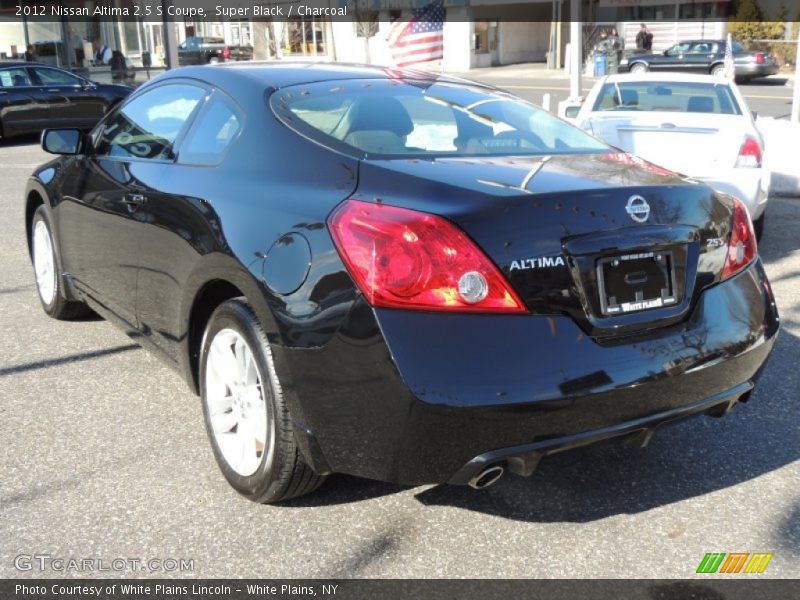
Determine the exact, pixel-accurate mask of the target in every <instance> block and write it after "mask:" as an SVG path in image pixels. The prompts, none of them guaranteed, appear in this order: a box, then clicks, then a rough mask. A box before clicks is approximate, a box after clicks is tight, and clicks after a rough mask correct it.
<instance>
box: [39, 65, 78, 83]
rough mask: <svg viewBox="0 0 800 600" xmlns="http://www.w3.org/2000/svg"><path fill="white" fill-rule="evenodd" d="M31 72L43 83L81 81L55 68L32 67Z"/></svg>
mask: <svg viewBox="0 0 800 600" xmlns="http://www.w3.org/2000/svg"><path fill="white" fill-rule="evenodd" d="M33 72H34V74H35V75H36V77H38V78H39V81H40V82H41V83H42V84H43V85H79V84H80V82H81V80H80V79H78V78H77V77H75V76H73V75H70V74H69V73H65V72H64V71H59V70H57V69H45V68H42V67H33Z"/></svg>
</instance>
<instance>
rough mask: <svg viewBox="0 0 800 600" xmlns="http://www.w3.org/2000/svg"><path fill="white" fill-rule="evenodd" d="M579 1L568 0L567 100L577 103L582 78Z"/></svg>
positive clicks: (580, 91) (581, 91)
mask: <svg viewBox="0 0 800 600" xmlns="http://www.w3.org/2000/svg"><path fill="white" fill-rule="evenodd" d="M580 12H581V0H570V5H569V18H570V23H569V27H570V32H569V43H570V47H571V49H570V57H569V59H570V70H569V100H570V101H573V102H579V101H580V100H582V96H583V89H582V87H581V83H582V82H581V77H582V76H583V73H582V71H583V23H582V22H581V21H580V20H579V19H580Z"/></svg>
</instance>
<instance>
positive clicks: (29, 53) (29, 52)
mask: <svg viewBox="0 0 800 600" xmlns="http://www.w3.org/2000/svg"><path fill="white" fill-rule="evenodd" d="M25 62H36V50H34V48H33V44H28V47H27V48H26V49H25Z"/></svg>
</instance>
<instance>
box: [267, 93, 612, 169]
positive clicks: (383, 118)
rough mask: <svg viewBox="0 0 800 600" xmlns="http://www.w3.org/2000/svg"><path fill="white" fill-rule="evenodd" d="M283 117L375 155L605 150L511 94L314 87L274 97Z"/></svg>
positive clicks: (343, 146)
mask: <svg viewBox="0 0 800 600" xmlns="http://www.w3.org/2000/svg"><path fill="white" fill-rule="evenodd" d="M271 105H272V107H273V110H275V112H276V114H277V115H278V116H279V117H280V118H281V119H282V120H283V121H284V122H285V123H286V124H287V125H289V126H290V127H293V128H294V129H296V130H297V131H299V132H300V133H303V134H304V135H307V136H309V137H311V138H312V139H315V140H317V141H319V142H320V143H322V144H325V145H328V146H331V147H334V148H337V149H340V150H342V151H347V150H355V151H357V152H360V153H366V154H369V155H370V156H385V157H393V156H409V155H416V156H422V157H427V156H480V155H501V156H502V155H530V154H534V155H542V154H544V155H546V154H568V153H587V152H605V151H607V150H608V147H607V146H605V145H604V144H602V143H601V142H599V141H597V140H595V139H594V138H592V137H590V136H589V135H588V134H586V133H584V132H583V131H581V130H579V129H576V128H575V127H573V126H571V125H569V124H567V123H565V122H564V121H561V120H559V119H557V118H555V117H553V116H552V115H550V114H549V113H547V112H546V111H543V110H540V109H538V108H536V107H534V106H533V105H531V104H528V103H527V102H524V101H522V100H520V99H518V98H516V97H514V96H511V95H510V94H506V93H504V92H497V91H492V90H487V89H483V88H475V87H469V86H464V85H458V84H450V83H431V82H430V81H427V82H414V81H407V80H397V79H390V80H378V81H363V80H358V81H345V82H326V83H313V84H309V85H303V86H295V87H289V88H284V89H282V90H280V91H279V92H276V93H275V94H273V95H272V96H271Z"/></svg>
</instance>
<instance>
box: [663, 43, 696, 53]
mask: <svg viewBox="0 0 800 600" xmlns="http://www.w3.org/2000/svg"><path fill="white" fill-rule="evenodd" d="M689 46H691V44H690V43H689V42H681V43H679V44H675V45H674V46H673V47H672V48H670V49H669V50H667V54H668V55H669V56H678V55H679V54H683V53H684V52H686V51H688V50H689Z"/></svg>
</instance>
